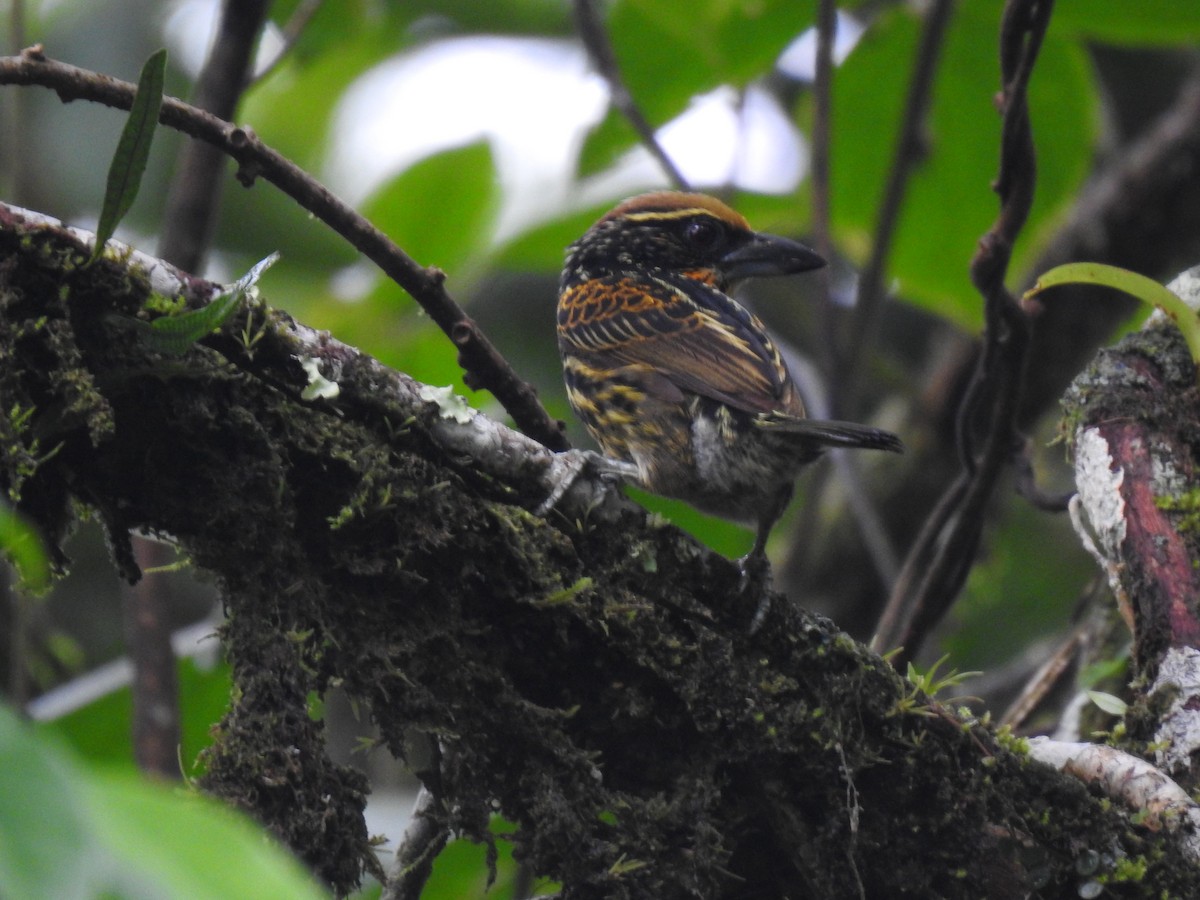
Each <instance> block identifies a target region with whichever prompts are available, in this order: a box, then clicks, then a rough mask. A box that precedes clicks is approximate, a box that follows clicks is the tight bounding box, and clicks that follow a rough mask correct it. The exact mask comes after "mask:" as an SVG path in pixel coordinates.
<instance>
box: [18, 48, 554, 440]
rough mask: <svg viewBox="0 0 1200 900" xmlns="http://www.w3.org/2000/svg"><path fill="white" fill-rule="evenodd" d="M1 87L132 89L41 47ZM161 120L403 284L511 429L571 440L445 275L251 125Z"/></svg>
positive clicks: (169, 103)
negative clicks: (268, 187)
mask: <svg viewBox="0 0 1200 900" xmlns="http://www.w3.org/2000/svg"><path fill="white" fill-rule="evenodd" d="M0 84H23V85H40V86H42V87H48V88H51V89H53V90H54V91H56V92H57V93H58V95H59V97H60V98H61V99H62V100H64V101H70V100H90V101H93V102H96V103H103V104H105V105H107V106H112V107H115V108H117V109H129V107H130V105H131V104H132V102H133V95H134V92H135V86H134V85H132V84H130V83H129V82H126V81H119V80H118V79H115V78H111V77H109V76H106V75H100V74H98V73H96V72H90V71H88V70H86V69H80V68H77V67H75V66H71V65H67V64H66V63H61V62H57V61H55V60H51V59H48V58H47V57H46V56H45V55H44V54H43V52H42V49H41V47H36V46H35V47H31V48H29V49H27V50H25V51H24V52H22V53H21V55H20V56H10V57H3V58H0ZM159 121H160V122H162V123H163V124H164V125H166V126H168V127H170V128H175V129H177V130H179V131H182V132H183V133H184V134H188V135H191V136H192V137H195V138H199V139H200V140H203V141H206V142H208V143H210V144H213V145H214V146H216V147H219V148H220V149H221V151H222V152H224V153H226V154H228V155H229V156H231V157H233V158H234V159H235V160H237V162H238V164H239V169H238V173H237V177H238V180H239V181H241V182H242V183H243V184H245V185H247V186H249V185H251V184H253V183H254V181H255V179H257V178H259V177H261V178H264V179H266V180H267V181H269V182H271V183H272V184H274V185H275V186H276V187H278V188H279V189H280V190H282V191H283V192H284V193H285V194H287V195H288V196H289V197H291V198H292V199H293V200H295V201H296V202H297V203H299V204H300V206H301V207H303V208H304V209H306V210H308V211H309V212H311V213H312V214H313V215H314V216H316V217H317V218H318V219H320V220H321V221H322V222H324V223H325V224H326V225H328V226H329V227H330V228H332V229H333V230H334V231H336V232H337V233H338V234H340V235H341V236H342V237H343V238H345V239H346V240H347V241H349V243H350V244H351V245H353V246H354V247H355V248H356V249H357V250H359V251H360V252H361V253H363V254H364V255H365V256H366V257H367V258H368V259H370V260H371V261H372V262H373V263H375V264H376V265H377V266H379V268H380V269H382V270H383V272H384V274H386V275H387V276H388V277H389V278H391V279H392V280H393V281H395V282H396V283H397V284H398V285H400V287H402V288H404V290H406V291H407V292H408V293H409V294H410V295H411V296H412V297H413V299H414V300H416V301H417V303H418V304H420V306H421V307H422V309H424V310H425V311H426V312H427V313H428V314H429V317H430V318H431V319H432V320H433V321H434V322H435V323H437V325H438V327H439V328H441V329H442V331H444V332H445V333H446V334H447V335H449V337H450V339H451V340H452V341H453V342H454V345H455V346H456V347H457V348H458V361H459V364H460V365H461V366H462V367H463V369H464V370H465V373H464V380H465V381H466V383H467V385H468V386H469V387H471V388H472V389H474V390H480V389H483V388H486V389H487V390H489V391H491V392H492V394H493V395H495V397H496V399H497V400H499V401H500V403H501V404H502V405H503V406H504V408H505V409H506V410H507V411H508V413H509V415H511V416H512V417H513V421H514V422H515V423H516V425H517V427H518V428H519V429H521V431H523V432H524V433H525V434H527V435H529V436H530V437H532V438H534V439H535V440H537V441H540V442H541V443H542V444H544V445H545V446H547V447H549V448H550V449H551V450H565V449H567V448H568V447H569V446H570V445H569V444H568V443H567V439H566V437H565V435H564V434H563V426H562V423H561V422H556V421H555V420H553V419H551V418H550V416H549V414H547V412H546V411H545V409H543V408H542V405H541V403H539V402H538V399H537V394H536V392H535V391H534V389H533V388H532V387H531V386H530V385H529V384H527V383H525V382H524V381H523V380H521V378H520V377H519V376H518V375H517V374H516V372H514V371H513V369H512V366H510V365H509V364H508V361H507V360H505V359H504V357H503V356H501V355H500V353H499V351H497V350H496V348H495V347H494V346H493V345H492V343H491V341H489V340H488V339H487V337H486V336H485V335H484V334H483V332H482V331H481V330H480V328H479V326H478V325H477V324H476V323H475V321H474V320H473V319H471V318H470V317H469V316H468V315H467V314H466V313H465V312H464V311H463V309H462V307H460V306H459V305H458V304H457V303H456V302H455V301H454V299H453V298H452V297H451V296H450V295H449V294H448V293H447V292H446V288H445V284H444V282H445V280H446V274H445V273H444V272H443V271H441V270H440V269H438V268H435V267H428V268H427V267H425V266H421V265H420V264H418V263H417V262H415V261H414V260H413V259H412V258H411V257H410V256H408V254H406V253H405V252H404V251H403V250H401V249H400V248H399V247H397V246H396V245H395V244H394V243H393V242H392V241H391V240H390V239H389V238H388V237H387V235H385V234H384V233H383V232H382V231H380V230H379V229H378V228H376V227H375V226H374V225H372V224H371V223H370V222H368V221H367V220H366V219H364V218H363V217H362V216H361V215H359V214H358V213H357V212H356V211H355V210H354V209H352V208H351V207H350V206H348V205H347V204H346V203H344V202H343V201H341V200H339V199H338V198H337V197H335V196H334V195H333V193H332V192H330V191H329V189H328V188H326V187H325V186H324V185H322V184H321V183H320V182H318V181H317V180H316V179H315V178H313V177H312V176H311V175H309V174H308V173H307V172H305V171H304V170H303V169H301V168H300V167H299V166H297V165H296V164H295V163H293V162H291V161H290V160H288V159H287V158H286V157H284V156H283V155H282V154H281V153H279V152H278V151H276V150H273V149H272V148H270V147H268V146H267V145H266V144H264V143H263V142H262V141H260V140H259V139H258V137H257V136H256V135H255V134H254V132H253V131H252V130H250V129H249V128H240V127H238V126H236V125H233V124H231V123H229V122H226V121H223V120H222V119H219V118H217V117H216V116H214V115H212V114H210V113H206V112H204V111H203V110H199V109H196V108H195V107H193V106H189V105H188V104H186V103H184V102H182V101H181V100H178V99H176V98H174V97H165V98H163V105H162V111H161V113H160V114H159Z"/></svg>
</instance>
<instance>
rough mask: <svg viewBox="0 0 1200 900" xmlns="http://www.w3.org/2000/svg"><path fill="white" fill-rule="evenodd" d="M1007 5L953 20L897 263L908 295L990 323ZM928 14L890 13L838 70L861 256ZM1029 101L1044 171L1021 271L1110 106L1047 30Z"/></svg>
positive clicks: (983, 6) (1078, 175)
mask: <svg viewBox="0 0 1200 900" xmlns="http://www.w3.org/2000/svg"><path fill="white" fill-rule="evenodd" d="M1000 8H1001V4H999V3H998V2H995V0H974V2H972V3H970V4H962V5H960V6H959V7H958V11H957V13H956V15H955V18H954V20H953V21H952V23H951V26H950V29H949V31H948V33H947V39H946V45H945V47H944V48H943V52H942V59H941V63H940V65H939V68H938V73H937V80H936V82H935V85H934V94H933V102H932V108H931V113H930V117H929V120H928V123H927V127H926V128H925V130H924V136H925V138H926V141H927V143H926V146H925V148H924V149H925V150H926V153H925V156H924V157H923V158H922V159H921V160H920V161H919V162H918V164H917V166H916V168H915V170H914V172H913V175H912V178H911V181H910V183H909V185H908V192H907V194H906V198H905V202H904V206H903V208H902V211H901V215H900V221H899V226H898V230H897V232H896V236H895V240H894V244H893V251H892V256H891V260H890V265H889V269H888V276H889V280H894V281H895V282H896V283H897V285H898V288H899V292H900V294H901V295H902V296H903V297H904V298H905V299H906V300H910V301H912V302H913V303H915V304H917V305H919V306H922V307H924V308H926V309H929V310H930V311H932V312H935V313H938V314H940V315H942V316H945V317H946V318H948V319H951V320H952V321H954V322H957V323H958V324H960V325H961V326H963V327H964V328H966V329H969V330H976V329H978V328H979V327H980V325H981V324H982V303H981V301H980V299H979V296H978V294H977V293H976V291H975V289H974V288H973V287H972V285H971V282H970V276H969V265H970V261H971V258H972V257H973V255H974V253H975V250H976V246H977V242H978V240H979V238H980V237H981V236H982V235H983V234H984V233H985V232H986V231H987V230H988V228H990V227H991V225H992V223H993V221H994V220H995V218H996V214H997V212H998V209H999V201H998V199H997V197H996V195H995V194H994V193H993V192H992V190H991V182H992V180H993V179H994V178H995V175H996V171H997V166H998V162H999V157H998V155H997V152H998V151H997V147H998V146H999V138H1000V127H1001V120H1000V116H999V115H998V114H997V112H996V109H995V106H994V97H995V94H996V91H997V89H998V88H999V86H1000V74H999V63H998V60H997V49H996V46H997V35H998V33H999V17H1000ZM919 24H920V23H919V22H918V21H917V19H916V18H915V17H913V16H912V15H910V14H908V13H907V12H905V11H902V10H897V11H896V12H894V13H892V14H890V15H887V16H884V17H882V18H881V19H880V20H879V21H878V22H876V23H875V25H873V26H872V28H871V29H870V30H869V31H868V32H867V34H866V35H865V36H864V38H863V40H862V42H861V43H860V45H859V47H858V48H856V49H855V51H854V52H853V53H852V54H851V55H850V57H849V59H847V61H846V62H845V64H844V65H843V66H841V67H840V68H839V70H838V72H837V74H836V77H835V79H834V127H833V134H834V136H835V137H834V141H833V153H834V158H833V185H832V186H833V213H834V226H835V231H836V234H837V237H838V240H839V243H840V245H841V247H842V249H843V250H845V251H846V252H848V253H849V254H850V255H851V256H852V257H854V258H855V259H856V260H857V261H859V262H862V261H863V260H865V258H866V254H867V252H868V250H869V246H870V241H871V239H872V235H873V233H874V229H875V224H876V219H877V217H878V206H879V202H880V199H881V198H882V196H883V189H884V183H885V179H886V178H887V176H888V172H889V169H890V166H891V161H892V156H893V154H894V147H895V143H896V134H897V129H898V128H899V122H900V116H901V114H902V110H903V106H904V99H905V93H906V91H907V87H908V81H909V79H910V76H911V71H912V66H913V60H914V57H915V53H916V47H917V43H918V38H919V31H920V28H919ZM1029 103H1030V115H1031V118H1032V122H1033V137H1034V141H1035V143H1036V145H1037V152H1038V181H1037V188H1036V194H1035V197H1034V205H1033V209H1032V211H1031V213H1030V218H1029V222H1028V224H1027V225H1026V227H1025V229H1024V231H1023V232H1022V235H1021V238H1020V239H1019V241H1018V244H1017V248H1016V254H1015V256H1014V263H1013V273H1014V275H1016V274H1019V273H1020V271H1021V268H1022V266H1023V265H1028V264H1029V263H1030V262H1031V261H1032V258H1033V257H1034V255H1035V254H1036V252H1037V250H1038V248H1039V246H1040V242H1041V241H1043V240H1045V238H1046V237H1047V236H1048V234H1049V233H1050V230H1051V227H1052V226H1053V225H1054V224H1055V223H1056V221H1057V219H1058V218H1059V216H1060V215H1061V214H1062V213H1063V211H1064V210H1065V209H1066V208H1067V206H1068V205H1069V203H1070V202H1071V200H1072V198H1073V196H1074V194H1075V192H1076V191H1077V189H1078V187H1079V185H1080V184H1082V181H1083V178H1084V177H1085V175H1086V172H1087V167H1088V165H1089V163H1090V160H1091V153H1092V145H1093V141H1094V137H1095V134H1096V132H1097V129H1098V122H1099V112H1098V107H1097V101H1096V91H1095V89H1094V87H1093V85H1092V83H1091V80H1090V70H1089V68H1088V62H1087V58H1086V55H1085V53H1084V51H1083V49H1082V48H1081V47H1080V46H1079V45H1078V44H1076V43H1074V42H1071V41H1065V40H1063V39H1062V38H1057V39H1056V38H1053V37H1052V36H1051V37H1047V39H1046V41H1045V43H1044V45H1043V47H1042V51H1041V53H1040V54H1039V56H1038V62H1037V67H1036V69H1035V70H1034V73H1033V78H1032V81H1031V83H1030V99H1029Z"/></svg>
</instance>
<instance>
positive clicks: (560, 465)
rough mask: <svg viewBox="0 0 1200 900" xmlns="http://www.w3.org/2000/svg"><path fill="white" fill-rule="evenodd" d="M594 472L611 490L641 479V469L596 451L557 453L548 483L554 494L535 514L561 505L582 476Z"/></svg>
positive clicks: (606, 488)
mask: <svg viewBox="0 0 1200 900" xmlns="http://www.w3.org/2000/svg"><path fill="white" fill-rule="evenodd" d="M589 470H590V471H591V472H592V473H593V474H594V475H595V476H596V478H597V480H599V481H601V482H602V483H603V484H604V489H605V490H606V491H607V490H608V488H609V487H611V486H612V485H614V484H620V483H621V482H623V481H631V480H636V479H637V471H638V470H637V466H635V465H633V463H628V462H625V461H623V460H619V459H612V458H611V457H607V456H604V455H602V454H600V453H597V452H595V451H594V450H567V451H565V452H563V453H556V454H554V458H553V459H552V460H551V461H550V468H549V471H548V472H547V475H546V480H547V481H548V482H549V483H550V485H551V488H550V493H549V494H548V495H547V496H546V499H545V500H543V501H542V502H541V503H540V504H538V507H537V509H536V510H535V512H536V513H537V515H539V516H545V515H548V514H549V513H550V511H551V510H552V509H554V508H555V507H556V506H558V504H559V501H561V500H562V498H563V497H564V496H565V495H566V493H567V491H569V490H570V489H571V488H572V486H574V484H575V482H576V481H578V480H579V477H580V476H581V475H582V474H583V473H584V472H586V471H589Z"/></svg>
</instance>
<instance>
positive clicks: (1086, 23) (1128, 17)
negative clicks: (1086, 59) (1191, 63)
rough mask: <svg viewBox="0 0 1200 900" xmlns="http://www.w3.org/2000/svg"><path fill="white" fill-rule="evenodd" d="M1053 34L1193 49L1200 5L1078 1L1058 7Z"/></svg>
mask: <svg viewBox="0 0 1200 900" xmlns="http://www.w3.org/2000/svg"><path fill="white" fill-rule="evenodd" d="M1051 30H1052V32H1055V33H1058V34H1064V35H1065V34H1070V33H1074V34H1076V35H1078V36H1080V37H1085V38H1091V39H1095V40H1101V41H1107V42H1108V43H1112V44H1119V45H1120V44H1124V45H1129V44H1141V45H1153V44H1165V45H1174V46H1185V47H1189V48H1190V47H1192V46H1194V45H1195V43H1196V41H1197V40H1200V4H1197V3H1189V2H1186V0H1138V2H1137V3H1131V2H1129V0H1086V2H1085V0H1074V2H1067V3H1058V4H1056V5H1055V7H1054V18H1053V20H1052V22H1051Z"/></svg>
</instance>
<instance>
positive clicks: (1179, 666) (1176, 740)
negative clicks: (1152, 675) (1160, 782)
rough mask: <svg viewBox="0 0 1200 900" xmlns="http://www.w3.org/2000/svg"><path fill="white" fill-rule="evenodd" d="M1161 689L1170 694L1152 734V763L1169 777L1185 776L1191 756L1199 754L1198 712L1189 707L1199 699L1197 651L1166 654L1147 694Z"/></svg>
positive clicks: (1177, 649)
mask: <svg viewBox="0 0 1200 900" xmlns="http://www.w3.org/2000/svg"><path fill="white" fill-rule="evenodd" d="M1162 690H1166V691H1169V692H1170V694H1169V696H1170V697H1171V705H1170V707H1168V709H1167V711H1166V713H1165V714H1164V715H1163V716H1162V717H1161V719H1160V723H1159V727H1158V730H1157V731H1156V732H1155V734H1154V743H1155V746H1156V747H1157V749H1156V750H1155V753H1154V756H1155V761H1156V762H1157V763H1158V765H1159V766H1160V767H1161V768H1162V769H1164V770H1165V771H1166V772H1167V773H1168V774H1171V775H1181V774H1186V773H1189V772H1190V771H1191V768H1192V758H1193V754H1196V753H1198V752H1200V709H1193V708H1189V707H1194V706H1196V698H1197V697H1200V650H1196V649H1195V648H1193V647H1172V648H1171V649H1169V650H1168V651H1167V652H1166V654H1165V655H1164V656H1163V658H1162V662H1161V663H1160V664H1159V668H1158V678H1156V679H1155V680H1154V686H1153V687H1152V688H1151V690H1150V694H1151V696H1153V695H1154V694H1156V693H1157V692H1158V691H1162Z"/></svg>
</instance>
